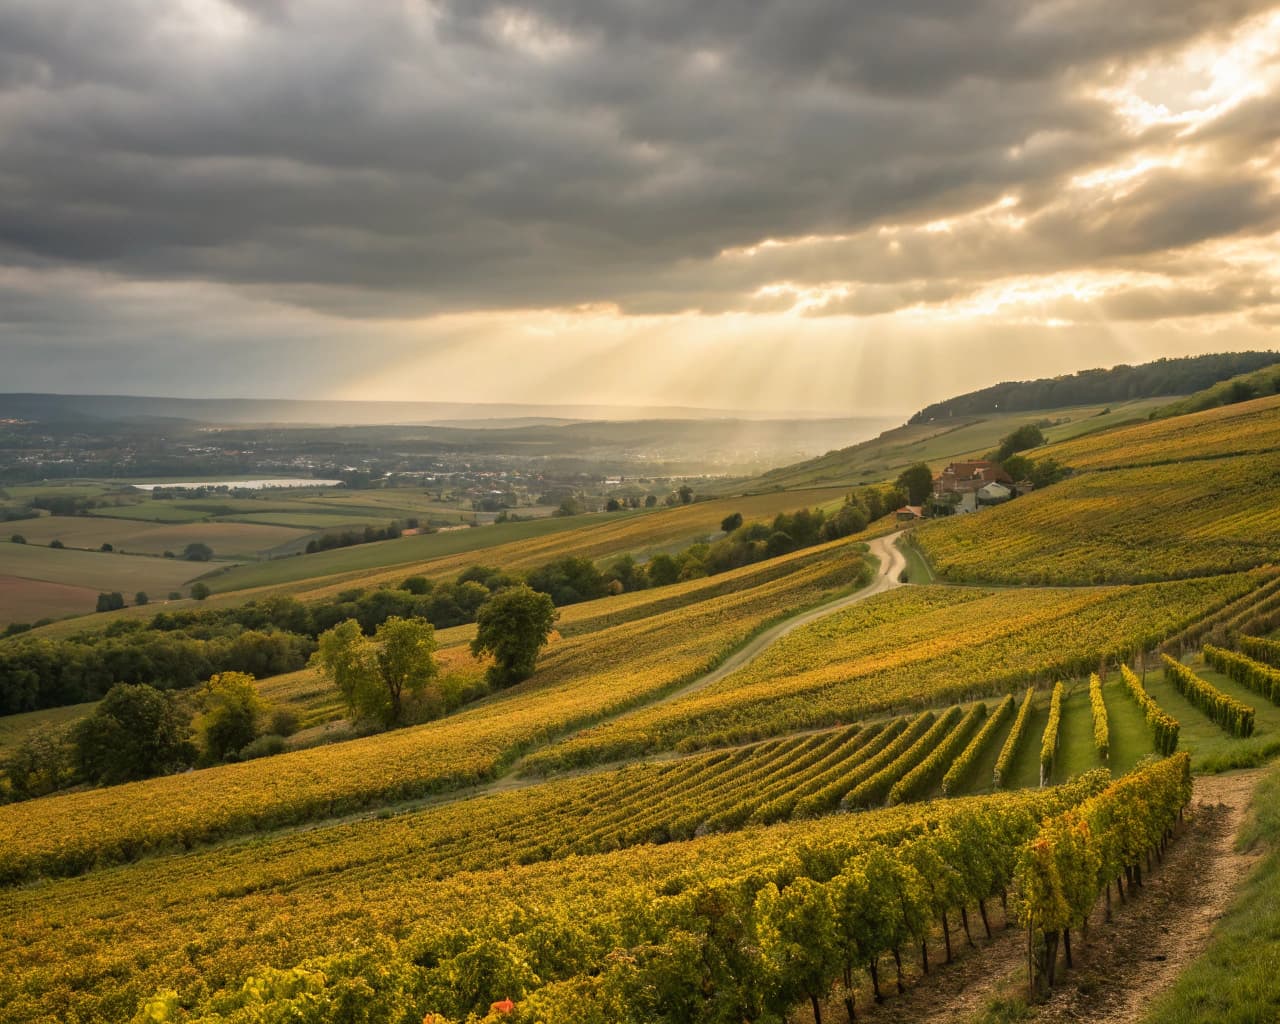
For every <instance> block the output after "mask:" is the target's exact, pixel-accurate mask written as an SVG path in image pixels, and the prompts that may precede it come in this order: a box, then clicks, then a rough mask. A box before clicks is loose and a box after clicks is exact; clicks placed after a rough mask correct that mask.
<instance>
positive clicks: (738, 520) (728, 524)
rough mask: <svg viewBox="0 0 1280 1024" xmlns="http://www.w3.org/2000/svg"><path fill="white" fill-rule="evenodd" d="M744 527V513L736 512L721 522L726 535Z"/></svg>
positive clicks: (721, 527)
mask: <svg viewBox="0 0 1280 1024" xmlns="http://www.w3.org/2000/svg"><path fill="white" fill-rule="evenodd" d="M741 525H742V513H741V512H734V513H731V514H730V515H727V516H725V517H724V518H723V519H721V520H720V529H721V530H723V531H724V532H725V533H733V531H734V530H736V529H737V528H738V527H739V526H741Z"/></svg>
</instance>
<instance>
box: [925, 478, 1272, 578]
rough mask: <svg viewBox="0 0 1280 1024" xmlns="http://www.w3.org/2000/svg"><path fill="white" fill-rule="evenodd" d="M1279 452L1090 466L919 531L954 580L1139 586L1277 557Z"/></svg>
mask: <svg viewBox="0 0 1280 1024" xmlns="http://www.w3.org/2000/svg"><path fill="white" fill-rule="evenodd" d="M1275 467H1276V455H1275V454H1274V453H1267V454H1264V455H1256V456H1237V457H1233V458H1222V459H1204V460H1196V461H1190V462H1179V463H1173V464H1167V465H1155V466H1147V467H1141V468H1135V469H1116V470H1110V471H1107V472H1091V473H1081V474H1079V475H1077V476H1074V477H1071V478H1069V479H1067V480H1065V481H1063V482H1062V483H1059V484H1055V485H1054V486H1053V487H1049V488H1045V489H1044V490H1039V491H1036V492H1034V493H1032V494H1028V495H1025V496H1024V497H1021V498H1018V499H1017V500H1016V501H1011V502H1007V503H1006V504H1003V505H999V506H997V507H995V508H991V509H987V510H985V511H984V512H983V513H982V514H981V515H974V516H951V517H949V518H946V519H941V520H934V521H932V522H928V523H925V524H924V525H922V526H920V527H918V528H916V530H915V542H916V545H917V546H918V547H919V549H920V550H921V552H922V553H923V554H924V555H925V557H926V558H928V560H929V563H930V565H931V566H932V567H933V570H934V572H935V573H936V574H937V576H938V577H939V578H940V579H942V580H949V581H953V582H970V581H978V582H986V583H1031V584H1092V583H1142V582H1147V581H1154V580H1163V579H1181V578H1186V577H1192V576H1211V575H1215V574H1218V573H1224V572H1235V571H1239V570H1242V569H1248V568H1251V567H1254V566H1258V565H1263V564H1266V563H1274V562H1276V561H1280V504H1277V503H1276V502H1275V501H1274V500H1271V499H1272V497H1273V496H1274V493H1275V488H1276V469H1275Z"/></svg>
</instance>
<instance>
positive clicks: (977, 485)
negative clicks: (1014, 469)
mask: <svg viewBox="0 0 1280 1024" xmlns="http://www.w3.org/2000/svg"><path fill="white" fill-rule="evenodd" d="M991 483H1000V484H1012V483H1013V478H1012V477H1011V476H1009V474H1008V473H1006V472H1005V471H1004V470H1003V469H1002V468H1001V467H1000V464H999V463H997V462H991V461H989V460H987V459H975V460H974V461H972V462H953V463H951V465H949V466H948V467H947V468H946V469H944V470H943V471H942V472H941V473H939V474H938V475H937V476H936V477H934V478H933V493H934V494H975V493H977V492H978V491H979V490H980V489H981V488H982V487H984V486H985V485H987V484H991Z"/></svg>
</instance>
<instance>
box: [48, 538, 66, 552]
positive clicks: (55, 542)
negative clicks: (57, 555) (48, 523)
mask: <svg viewBox="0 0 1280 1024" xmlns="http://www.w3.org/2000/svg"><path fill="white" fill-rule="evenodd" d="M49 547H51V548H57V549H59V550H61V549H62V548H64V547H66V545H65V544H63V543H62V541H60V540H51V541H49Z"/></svg>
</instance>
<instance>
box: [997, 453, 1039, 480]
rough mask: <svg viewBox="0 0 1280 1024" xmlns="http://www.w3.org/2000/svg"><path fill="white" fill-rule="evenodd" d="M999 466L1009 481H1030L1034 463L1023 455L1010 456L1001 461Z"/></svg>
mask: <svg viewBox="0 0 1280 1024" xmlns="http://www.w3.org/2000/svg"><path fill="white" fill-rule="evenodd" d="M1000 465H1001V466H1002V467H1003V468H1004V471H1005V472H1006V473H1008V474H1009V476H1010V478H1011V479H1013V480H1014V481H1018V480H1027V479H1030V477H1031V470H1032V469H1033V468H1034V466H1035V463H1034V462H1032V461H1031V460H1030V459H1029V458H1027V457H1026V456H1025V455H1010V456H1009V457H1008V458H1007V459H1003V460H1002V461H1001V463H1000Z"/></svg>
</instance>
